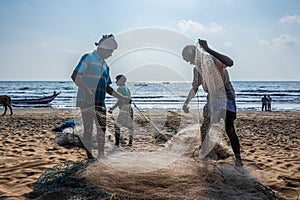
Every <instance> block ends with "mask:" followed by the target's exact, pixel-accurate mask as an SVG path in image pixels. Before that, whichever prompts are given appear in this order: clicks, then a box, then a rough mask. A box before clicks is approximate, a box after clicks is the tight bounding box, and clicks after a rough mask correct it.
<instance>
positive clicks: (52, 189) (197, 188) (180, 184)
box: [27, 158, 277, 200]
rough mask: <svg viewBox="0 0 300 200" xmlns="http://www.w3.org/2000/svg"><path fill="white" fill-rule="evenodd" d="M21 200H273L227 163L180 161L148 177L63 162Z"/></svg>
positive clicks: (97, 165) (96, 165) (272, 195)
mask: <svg viewBox="0 0 300 200" xmlns="http://www.w3.org/2000/svg"><path fill="white" fill-rule="evenodd" d="M33 186H34V190H33V191H32V192H31V193H30V194H29V195H28V196H27V199H30V200H31V199H66V200H67V199H68V200H69V199H91V200H92V199H95V200H96V199H114V200H118V199H120V200H123V199H124V200H125V199H133V200H135V199H136V200H138V199H178V198H179V199H190V198H192V199H257V198H258V199H266V200H273V199H277V198H276V196H275V193H274V192H273V191H272V190H271V189H270V188H269V187H266V186H264V185H262V184H260V183H259V182H258V181H256V180H254V179H253V177H250V176H249V174H246V173H243V172H239V171H238V170H236V169H235V168H234V167H233V166H232V165H229V164H226V163H221V164H217V163H215V164H212V163H210V164H208V163H205V162H203V163H197V162H195V161H193V159H191V158H184V159H183V160H182V161H179V162H177V163H175V164H172V165H171V166H169V167H167V168H165V169H160V170H158V171H155V172H149V173H137V174H135V173H124V172H123V173H122V172H121V173H120V172H118V171H116V170H114V169H111V168H109V167H107V166H103V165H102V164H101V163H100V162H96V163H93V164H92V165H89V166H87V164H86V163H81V162H64V163H61V164H58V165H56V166H54V167H53V168H51V169H48V170H47V171H46V172H45V173H44V174H43V175H42V176H41V177H40V178H39V179H38V180H37V181H36V182H35V183H34V185H33Z"/></svg>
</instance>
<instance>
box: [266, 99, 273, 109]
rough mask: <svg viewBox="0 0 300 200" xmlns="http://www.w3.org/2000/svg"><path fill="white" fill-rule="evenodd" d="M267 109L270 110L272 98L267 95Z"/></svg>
mask: <svg viewBox="0 0 300 200" xmlns="http://www.w3.org/2000/svg"><path fill="white" fill-rule="evenodd" d="M267 99H268V111H271V104H272V98H271V97H270V95H268V98H267Z"/></svg>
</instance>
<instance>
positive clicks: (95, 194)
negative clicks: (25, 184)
mask: <svg viewBox="0 0 300 200" xmlns="http://www.w3.org/2000/svg"><path fill="white" fill-rule="evenodd" d="M86 166H87V164H86V163H82V162H70V161H69V162H63V163H60V164H57V165H55V166H54V167H53V168H50V169H48V170H47V171H46V172H44V173H43V174H42V175H41V176H40V178H39V179H38V180H37V181H36V182H35V183H34V184H33V191H32V192H31V193H30V194H29V195H28V196H27V199H36V198H38V199H66V200H69V199H86V200H89V199H90V200H97V199H128V198H127V197H124V196H121V195H116V194H112V193H109V192H106V191H102V190H100V189H98V188H95V187H91V186H89V185H87V184H86V182H85V180H83V179H82V178H80V176H79V174H80V172H82V171H83V170H85V168H86ZM112 197H113V198H112Z"/></svg>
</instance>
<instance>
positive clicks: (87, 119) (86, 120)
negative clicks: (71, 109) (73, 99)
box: [81, 109, 94, 159]
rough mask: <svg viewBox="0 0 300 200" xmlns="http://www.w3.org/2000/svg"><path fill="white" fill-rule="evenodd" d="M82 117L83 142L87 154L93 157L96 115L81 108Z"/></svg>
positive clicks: (89, 157)
mask: <svg viewBox="0 0 300 200" xmlns="http://www.w3.org/2000/svg"><path fill="white" fill-rule="evenodd" d="M81 117H82V122H83V128H84V131H83V138H82V140H83V144H84V147H85V150H86V155H87V158H88V159H93V158H94V157H93V155H92V141H91V140H92V133H93V123H94V117H93V116H92V115H91V113H90V111H89V110H88V109H81Z"/></svg>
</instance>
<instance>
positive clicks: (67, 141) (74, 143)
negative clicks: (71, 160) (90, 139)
mask: <svg viewBox="0 0 300 200" xmlns="http://www.w3.org/2000/svg"><path fill="white" fill-rule="evenodd" d="M54 141H55V143H56V144H58V145H59V146H62V147H65V148H67V149H70V148H83V149H84V148H85V147H84V145H83V143H82V142H81V139H80V137H79V135H76V134H74V133H73V132H69V131H62V132H61V133H59V134H58V135H57V136H56V137H55V139H54Z"/></svg>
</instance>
